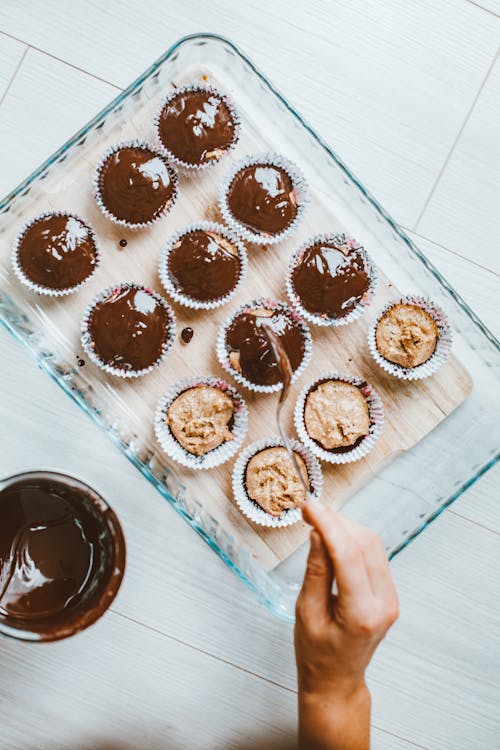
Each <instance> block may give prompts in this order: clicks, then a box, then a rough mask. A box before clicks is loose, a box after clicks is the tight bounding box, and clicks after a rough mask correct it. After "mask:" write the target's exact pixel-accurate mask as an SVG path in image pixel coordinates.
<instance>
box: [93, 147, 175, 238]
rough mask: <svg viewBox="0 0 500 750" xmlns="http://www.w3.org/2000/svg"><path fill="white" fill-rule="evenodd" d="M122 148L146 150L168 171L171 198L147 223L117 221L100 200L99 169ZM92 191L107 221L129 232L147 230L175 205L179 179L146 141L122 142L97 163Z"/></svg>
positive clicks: (159, 153) (162, 156)
mask: <svg viewBox="0 0 500 750" xmlns="http://www.w3.org/2000/svg"><path fill="white" fill-rule="evenodd" d="M123 148H140V149H144V150H146V149H147V150H148V151H151V152H152V153H154V154H155V156H158V157H159V158H160V159H161V160H162V161H163V162H164V163H165V165H166V167H167V170H168V174H169V176H170V179H171V181H172V186H173V193H172V197H171V198H170V199H169V201H168V203H167V204H166V206H165V208H164V209H163V210H162V211H161V212H160V213H159V214H158V216H155V218H154V219H150V220H149V221H144V222H135V223H134V222H131V221H126V220H125V219H119V218H118V217H117V216H115V215H114V214H112V213H111V211H109V210H108V209H107V207H106V205H105V203H104V201H103V200H102V196H101V190H100V187H99V175H100V173H101V169H102V168H103V166H104V164H105V162H106V161H107V160H108V159H109V157H110V156H112V155H113V154H114V153H116V152H117V151H121V149H123ZM92 191H93V194H94V198H95V201H96V203H97V205H98V207H99V209H100V211H101V213H102V214H103V215H104V216H105V217H106V218H107V219H109V220H110V221H112V222H113V223H114V224H118V226H120V227H123V228H124V229H131V230H136V229H147V228H148V227H150V226H152V225H153V224H155V223H156V222H157V221H159V220H160V219H162V218H163V217H164V216H166V214H168V212H169V211H170V209H171V208H172V206H173V205H174V204H175V202H176V200H177V197H178V195H179V177H178V175H177V171H176V170H175V168H174V166H173V165H172V164H170V163H169V162H168V161H167V160H166V158H165V155H164V154H163V153H162V152H161V151H160V150H159V149H158V148H156V147H155V146H153V145H151V144H150V143H147V142H146V141H138V140H134V141H122V142H121V143H116V144H115V145H114V146H111V148H109V149H108V150H107V151H106V152H105V154H104V155H103V156H102V157H101V159H100V161H99V162H98V164H97V166H96V168H95V170H94V175H93V178H92Z"/></svg>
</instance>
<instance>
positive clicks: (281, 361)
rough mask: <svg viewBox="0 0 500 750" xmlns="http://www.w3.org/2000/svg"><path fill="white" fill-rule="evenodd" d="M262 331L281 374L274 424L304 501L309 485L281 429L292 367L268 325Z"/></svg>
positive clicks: (264, 325)
mask: <svg viewBox="0 0 500 750" xmlns="http://www.w3.org/2000/svg"><path fill="white" fill-rule="evenodd" d="M262 330H263V331H264V333H265V334H266V337H267V340H268V341H269V345H270V347H271V351H272V353H273V355H274V359H275V360H276V364H277V365H278V369H279V371H280V374H281V380H282V383H283V388H282V389H281V393H280V397H279V401H278V406H277V409H276V422H277V425H278V432H279V434H280V437H281V439H282V441H283V445H284V446H285V448H286V450H287V452H288V455H289V456H290V458H291V461H292V464H293V468H294V469H295V473H296V474H297V476H298V477H299V479H300V481H301V483H302V486H303V488H304V490H305V493H306V500H307V499H308V498H309V492H310V490H309V485H308V484H307V482H306V481H305V479H304V477H303V476H302V472H301V471H300V469H299V464H298V462H297V459H296V457H295V453H294V451H293V449H292V446H291V445H290V440H289V439H288V436H287V434H286V432H285V429H284V427H283V418H282V411H283V407H284V405H285V403H286V400H287V398H288V394H289V393H290V383H291V382H292V375H293V370H292V366H291V364H290V360H289V358H288V354H287V353H286V351H285V347H284V346H283V344H282V343H281V341H280V339H279V336H277V335H276V333H275V332H274V331H273V329H272V328H271V326H270V325H269V323H263V324H262Z"/></svg>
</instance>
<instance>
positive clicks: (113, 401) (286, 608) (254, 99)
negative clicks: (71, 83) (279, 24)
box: [0, 34, 500, 621]
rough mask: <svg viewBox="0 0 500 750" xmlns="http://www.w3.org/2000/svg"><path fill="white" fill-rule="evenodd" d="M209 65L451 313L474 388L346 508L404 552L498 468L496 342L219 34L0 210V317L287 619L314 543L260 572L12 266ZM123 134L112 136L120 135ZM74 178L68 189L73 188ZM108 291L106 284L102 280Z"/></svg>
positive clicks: (396, 272)
mask: <svg viewBox="0 0 500 750" xmlns="http://www.w3.org/2000/svg"><path fill="white" fill-rule="evenodd" d="M203 70H207V71H209V72H210V75H211V76H213V77H215V79H216V81H217V82H219V83H220V84H221V86H222V87H223V88H224V89H226V90H229V91H231V92H233V95H234V96H235V98H237V103H238V105H239V106H240V108H241V109H242V110H244V112H245V117H246V119H247V121H248V122H249V123H250V122H254V123H257V124H258V126H259V128H260V129H261V130H262V131H265V132H266V135H267V138H268V141H269V142H271V143H272V146H273V150H275V151H277V152H280V153H284V154H286V156H287V157H289V158H290V159H292V160H294V161H295V162H296V163H298V164H299V165H300V166H301V167H302V168H303V169H304V170H305V171H306V173H307V177H308V180H309V182H310V183H311V186H312V187H313V188H314V191H315V194H316V195H320V196H323V198H324V200H325V201H327V202H328V204H329V205H330V206H332V207H333V210H334V212H335V215H337V216H339V217H341V221H342V224H343V225H344V226H345V227H348V229H349V231H350V233H351V234H353V235H354V236H355V237H362V238H363V244H365V245H369V247H370V252H371V254H372V256H373V257H374V259H375V261H376V263H377V265H378V266H379V268H380V269H381V270H382V272H383V273H384V274H386V275H387V276H389V277H390V278H391V280H392V281H393V282H394V283H395V285H396V286H397V287H398V288H399V289H401V290H403V291H405V292H406V291H411V292H413V293H420V294H423V295H426V296H429V297H431V298H432V299H434V300H435V301H436V302H437V303H438V304H440V305H441V306H442V307H443V308H444V309H445V310H446V312H447V314H448V316H449V319H450V322H451V325H452V328H453V334H454V352H455V354H456V355H457V357H458V358H459V359H460V360H461V361H462V363H464V364H465V365H466V367H467V370H468V372H469V374H470V376H471V378H472V381H473V389H472V393H471V394H470V395H469V396H468V398H467V399H466V400H465V401H464V403H462V404H461V405H460V406H459V407H458V408H457V409H456V410H455V411H454V412H453V413H452V414H451V415H449V416H448V417H447V418H446V419H444V421H442V422H441V423H440V424H439V425H438V426H437V427H436V428H435V429H433V430H432V432H430V433H429V434H428V435H427V436H426V437H425V438H424V439H423V440H422V441H421V442H419V443H418V444H417V445H415V446H414V447H412V448H411V449H410V450H407V451H402V452H401V453H400V454H398V455H397V457H396V458H395V459H394V460H393V461H392V462H391V463H390V464H389V465H388V466H387V467H386V468H385V469H383V470H382V471H381V472H380V473H379V474H377V475H376V476H374V477H373V479H372V480H371V481H370V482H369V484H367V485H366V486H365V487H364V488H363V489H361V490H360V491H358V492H357V493H356V494H354V495H353V496H352V497H351V498H350V499H349V500H348V501H347V503H346V505H345V506H344V510H345V512H346V513H348V514H350V515H351V516H353V517H355V518H357V519H358V520H360V521H361V522H362V523H364V524H366V525H368V526H370V527H371V528H373V529H374V530H375V531H377V532H378V533H379V534H380V535H381V536H382V538H383V539H384V542H385V545H386V548H387V551H388V552H389V554H390V556H394V555H395V554H397V553H398V552H399V551H400V550H401V549H403V548H404V547H405V546H406V545H407V544H408V543H409V542H410V541H411V539H413V538H414V537H415V536H417V535H418V534H419V533H420V532H421V531H422V530H423V529H424V528H425V527H426V526H427V525H428V524H429V523H430V522H431V521H432V520H433V519H434V518H436V516H437V515H438V514H439V513H440V512H441V511H442V510H443V509H444V508H446V507H447V506H448V505H450V503H452V502H453V501H454V500H456V499H457V498H458V497H459V496H460V495H461V494H462V493H463V492H464V491H465V490H466V489H467V488H468V487H469V486H470V485H471V484H472V483H473V482H474V481H475V480H476V479H477V478H478V477H479V476H480V475H481V474H482V473H484V472H485V471H486V470H487V469H488V468H489V467H491V466H492V465H493V463H494V462H495V461H496V460H498V453H497V447H498V445H499V436H500V427H499V420H498V417H497V416H496V415H495V413H494V408H493V405H494V404H495V403H496V400H497V392H498V391H497V389H498V385H497V372H498V367H499V359H500V358H499V355H498V342H497V341H496V339H495V338H494V336H493V335H492V334H491V332H490V331H488V330H487V329H486V327H485V326H484V325H483V324H482V323H481V321H480V320H478V318H477V317H476V315H475V314H474V313H473V312H472V310H471V309H470V308H469V307H468V306H467V305H466V304H465V303H464V302H463V300H461V299H460V297H459V296H458V295H457V294H456V292H455V291H454V290H453V289H452V287H451V286H450V285H449V284H448V283H447V281H446V280H445V279H444V278H443V277H442V276H441V275H440V274H439V273H438V272H437V270H436V269H435V268H434V267H433V266H432V264H431V263H430V262H429V261H428V260H427V258H426V257H425V256H424V255H423V254H422V253H421V252H420V251H419V250H418V248H417V247H415V245H414V244H413V243H412V242H411V241H410V240H409V238H408V237H407V236H406V235H405V234H404V232H402V231H401V229H399V227H398V226H397V225H396V224H395V222H394V221H393V220H392V219H391V218H390V216H388V215H387V213H386V212H385V211H384V209H383V208H382V207H381V206H380V205H379V204H378V203H377V201H376V200H375V199H374V198H373V197H372V196H371V195H370V194H369V193H368V192H367V190H366V189H365V188H364V187H363V185H362V184H361V183H360V182H359V181H358V180H357V179H356V178H355V177H354V176H353V175H352V174H351V172H350V171H349V170H348V168H347V167H346V166H345V165H344V164H343V163H342V161H341V160H340V159H339V158H338V157H337V156H336V154H335V152H334V151H333V150H332V149H331V148H330V147H329V146H328V145H327V144H326V143H324V142H323V141H322V140H321V139H320V138H319V136H318V135H316V133H315V132H314V131H313V130H312V129H311V128H310V127H309V126H308V125H307V123H306V122H304V120H303V119H302V118H301V117H300V115H299V114H298V113H297V112H295V110H294V109H293V107H292V106H291V105H290V104H289V103H288V102H287V101H286V100H285V99H284V98H283V97H282V96H281V95H280V94H279V92H278V91H276V89H275V88H274V87H273V85H272V84H271V83H270V82H269V81H268V80H267V79H266V78H265V76H264V75H263V74H262V73H260V71H259V70H257V69H256V67H255V66H254V65H253V63H252V62H251V61H250V60H249V59H248V58H247V57H245V55H243V54H242V53H241V52H240V51H239V50H238V49H237V47H236V46H235V45H234V44H233V43H232V42H230V41H228V40H226V39H223V38H222V37H219V36H216V35H211V34H196V35H193V36H189V37H185V38H183V39H181V40H179V41H178V42H177V43H176V44H175V45H173V46H172V47H171V48H170V49H169V50H168V51H167V52H166V53H165V54H164V55H163V56H162V57H161V58H160V59H159V60H157V61H156V62H155V63H154V64H153V65H152V66H151V67H150V68H149V69H148V70H147V71H145V72H144V73H143V75H141V76H140V77H139V78H138V79H137V80H136V81H135V82H134V83H132V84H131V85H130V86H129V87H128V88H127V89H126V90H125V91H123V92H122V93H121V94H120V95H119V96H117V97H116V99H114V100H113V101H112V102H111V103H110V104H109V105H108V106H107V107H106V108H105V109H104V110H102V111H101V112H100V113H99V114H98V115H96V117H94V119H93V120H91V122H89V123H88V124H87V125H86V126H85V127H83V128H82V129H81V130H80V131H79V132H78V133H77V134H76V135H75V136H74V137H73V138H71V139H70V140H69V141H68V142H67V143H65V144H64V145H63V146H62V147H61V148H60V149H59V150H58V151H57V152H56V153H55V154H53V155H52V156H51V157H50V158H49V159H48V160H47V161H46V162H45V163H44V164H42V165H41V166H40V167H39V168H38V169H37V170H36V171H35V172H33V174H32V175H30V176H29V177H28V178H27V179H26V180H25V181H24V182H22V183H21V184H20V185H19V186H18V187H17V188H16V189H15V190H14V191H13V192H12V193H10V194H9V195H7V196H6V197H5V198H4V199H3V200H2V201H1V202H0V319H1V321H2V323H3V324H4V325H5V327H6V328H7V329H8V330H9V331H10V332H11V333H12V334H13V335H14V336H15V337H16V338H17V339H18V340H19V341H20V342H21V343H23V344H24V345H25V346H26V347H27V348H28V349H29V350H30V351H31V353H32V355H33V357H34V358H35V359H36V361H37V362H38V363H39V364H40V365H41V367H42V368H43V369H44V370H45V371H46V372H48V373H49V374H50V375H51V376H52V377H53V378H54V380H55V381H56V382H57V383H58V384H59V385H60V386H61V387H62V388H63V389H64V390H65V391H66V393H68V395H69V396H71V398H72V399H73V400H75V401H76V402H77V403H78V404H79V406H80V407H81V408H82V410H83V411H84V412H85V413H86V414H88V415H89V416H91V417H92V418H93V419H94V421H96V422H97V424H99V426H100V427H101V428H103V429H104V430H106V432H107V433H108V435H109V436H110V438H111V439H112V440H113V442H114V443H115V444H116V445H117V446H118V447H119V448H120V450H121V451H122V452H123V453H125V455H126V456H127V457H128V458H129V459H130V461H132V463H133V464H134V465H135V466H136V467H137V468H138V469H139V470H140V471H141V472H142V474H143V475H144V476H145V477H146V478H147V479H148V480H149V481H150V482H151V483H152V484H153V485H154V486H155V487H156V488H157V489H158V491H159V492H160V493H161V495H162V496H163V497H164V498H165V499H166V500H167V501H168V502H169V503H170V504H171V505H172V506H173V507H174V508H175V509H176V510H177V511H178V512H179V513H180V514H181V515H182V516H183V518H184V519H185V520H186V522H187V523H189V525H190V526H191V527H192V528H193V529H194V530H195V531H196V532H197V533H198V534H199V535H200V536H202V537H203V538H204V539H205V541H206V542H207V543H208V544H209V545H210V546H211V547H212V549H214V551H215V552H217V554H218V555H219V556H220V557H221V558H222V559H223V560H224V561H225V562H226V563H227V564H228V566H229V567H231V568H232V569H233V570H234V571H235V572H236V573H237V574H238V575H239V576H240V578H241V579H242V580H243V581H244V582H245V583H246V584H247V585H248V586H249V587H250V588H252V589H253V590H254V592H255V593H256V594H257V595H258V597H259V599H260V600H261V601H262V602H263V603H264V604H265V605H266V606H267V607H268V608H269V609H270V610H271V611H272V612H273V613H274V614H276V615H278V616H279V617H281V618H283V619H284V620H288V621H292V620H293V617H294V605H295V599H296V596H297V592H298V589H299V587H300V583H301V579H302V575H303V570H304V562H305V556H306V553H307V544H303V545H302V546H301V547H300V548H299V549H297V550H296V551H295V552H294V553H293V554H292V555H291V556H289V557H288V558H287V559H286V560H285V561H284V562H281V563H280V564H278V565H277V566H276V567H274V568H273V569H272V570H268V569H267V568H266V567H264V566H262V565H260V564H259V562H258V561H257V560H256V559H255V556H253V555H252V554H250V553H249V552H248V551H247V550H246V549H245V548H244V546H243V545H242V544H241V543H240V541H241V540H239V539H238V536H237V535H235V534H234V533H233V531H232V530H229V529H228V528H227V525H226V526H225V524H224V519H223V518H222V519H221V518H220V517H218V518H215V517H214V516H213V515H212V514H211V513H210V512H209V510H208V509H207V507H206V503H204V502H203V500H202V499H201V498H197V497H195V496H194V493H193V492H189V491H187V489H186V487H185V486H184V484H183V482H182V481H181V480H180V478H179V476H178V472H177V474H176V469H175V467H174V468H171V467H170V466H169V465H168V464H167V462H166V461H165V459H164V457H163V455H162V454H161V452H160V451H159V450H158V449H157V448H156V447H155V446H154V445H152V444H151V442H150V441H148V440H145V439H144V438H143V436H141V435H140V434H139V433H138V431H137V430H136V429H135V428H134V419H133V414H132V411H133V409H132V407H128V409H129V414H130V420H128V419H127V418H124V415H125V416H126V414H127V407H124V404H123V403H120V401H123V399H120V397H119V394H118V395H117V393H116V391H115V390H114V387H113V386H112V385H111V384H108V383H106V382H103V378H102V376H101V378H100V380H98V379H97V377H96V373H95V371H94V370H93V369H92V368H91V367H87V368H79V367H78V366H76V360H77V358H78V352H79V349H78V344H77V343H76V344H75V342H74V341H68V340H67V338H65V337H64V336H62V335H61V332H60V331H58V330H56V329H57V323H56V322H55V318H53V317H52V316H51V313H50V309H48V308H47V306H44V305H42V304H39V303H38V301H37V299H36V298H35V297H34V296H33V295H27V294H26V293H25V291H24V290H23V288H21V286H20V285H19V283H18V282H17V280H15V279H13V276H12V273H11V271H10V265H9V258H10V245H11V239H12V232H13V228H14V227H19V225H20V224H22V223H23V221H24V220H25V219H26V218H27V217H29V216H30V215H32V214H34V213H36V212H37V211H35V210H34V208H33V206H35V205H38V203H40V202H43V200H45V198H46V197H47V196H50V194H51V190H56V186H57V190H61V189H64V185H65V184H68V186H71V179H72V178H71V175H72V174H74V173H75V171H76V170H77V167H78V165H81V164H84V163H85V161H86V160H87V161H88V160H89V159H91V158H93V156H92V157H91V155H93V154H94V153H95V149H96V147H97V148H99V149H100V150H101V151H104V150H105V147H104V145H100V144H104V143H105V141H106V139H109V138H113V137H114V134H115V133H116V134H118V133H120V134H122V133H125V134H126V128H127V126H128V123H130V122H133V121H134V118H135V117H138V113H139V112H140V111H141V110H142V109H143V108H147V107H149V108H151V107H152V106H153V105H154V106H156V102H157V101H159V100H160V97H161V96H162V94H163V93H164V92H165V90H166V89H168V88H169V87H171V85H172V82H183V81H187V80H190V78H192V77H197V78H199V77H200V75H201V72H202V71H203ZM124 139H125V138H124V137H123V138H118V137H115V141H117V140H124ZM65 180H66V181H67V183H65ZM103 286H104V284H103Z"/></svg>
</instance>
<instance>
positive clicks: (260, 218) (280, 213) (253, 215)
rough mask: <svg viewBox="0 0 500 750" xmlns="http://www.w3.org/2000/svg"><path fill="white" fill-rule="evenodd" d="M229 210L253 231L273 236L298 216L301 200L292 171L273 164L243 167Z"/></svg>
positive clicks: (235, 181)
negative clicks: (294, 183) (298, 198)
mask: <svg viewBox="0 0 500 750" xmlns="http://www.w3.org/2000/svg"><path fill="white" fill-rule="evenodd" d="M227 203H228V207H229V210H230V211H231V213H232V215H233V216H234V218H235V219H237V221H239V222H240V223H241V224H244V225H245V226H246V227H248V228H249V229H250V230H252V231H253V232H258V233H260V234H268V235H270V236H273V235H275V234H279V233H280V232H282V231H283V230H285V229H286V228H287V227H288V226H290V224H291V223H292V222H293V220H294V219H295V217H296V216H297V200H296V196H295V190H294V186H293V182H292V179H291V177H290V175H289V174H288V173H287V172H285V170H284V169H282V167H278V166H274V165H272V164H251V165H250V166H248V167H244V168H243V169H240V171H239V172H237V174H236V175H235V176H234V179H233V181H232V182H231V185H230V187H229V190H228V194H227Z"/></svg>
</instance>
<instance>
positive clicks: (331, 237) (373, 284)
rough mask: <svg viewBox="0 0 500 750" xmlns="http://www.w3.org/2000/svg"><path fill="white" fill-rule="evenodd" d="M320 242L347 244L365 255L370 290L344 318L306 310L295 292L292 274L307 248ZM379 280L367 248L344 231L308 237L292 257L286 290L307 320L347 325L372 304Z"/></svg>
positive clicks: (317, 323) (323, 324)
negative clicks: (330, 316)
mask: <svg viewBox="0 0 500 750" xmlns="http://www.w3.org/2000/svg"><path fill="white" fill-rule="evenodd" d="M319 242H332V243H335V244H336V245H347V246H348V247H349V248H352V249H355V250H359V251H360V252H361V255H362V257H363V261H364V266H365V270H366V272H367V274H368V276H369V279H370V285H369V287H368V290H367V291H366V293H365V294H364V295H363V297H362V298H361V299H360V301H359V302H358V304H357V305H356V307H355V308H354V309H353V310H351V311H350V312H349V313H347V315H344V317H342V318H329V317H327V316H323V315H320V314H318V313H312V312H309V310H306V308H305V307H304V306H303V304H302V302H301V300H300V297H299V296H298V294H297V293H296V292H295V289H294V286H293V279H292V274H293V271H294V269H295V267H296V266H297V264H298V263H299V261H300V260H301V259H302V257H303V255H304V253H305V252H306V250H307V249H308V248H310V247H311V245H315V244H317V243H319ZM377 281H378V280H377V269H376V267H375V264H374V263H373V261H372V259H371V258H370V256H369V255H368V253H367V252H366V250H365V249H364V248H363V247H362V246H361V245H360V244H359V243H358V242H357V241H356V240H355V239H354V238H353V237H350V236H349V235H347V234H344V233H343V232H342V233H341V234H317V235H315V236H314V237H311V238H310V239H308V240H307V242H304V244H302V245H301V246H300V247H299V248H298V249H297V250H296V251H295V252H294V254H293V255H292V257H291V258H290V262H289V265H288V271H287V275H286V291H287V294H288V297H289V299H290V302H291V303H292V305H293V306H294V307H295V308H296V309H297V310H298V311H299V312H300V314H301V315H302V316H303V317H304V318H305V319H306V320H307V321H309V322H310V323H312V324H313V325H316V326H328V327H335V326H345V325H348V324H349V323H354V321H355V320H358V318H360V317H361V316H362V315H363V313H364V312H365V311H366V309H367V307H369V306H370V305H371V303H372V302H373V298H374V296H375V291H376V289H377Z"/></svg>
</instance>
